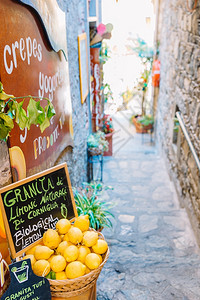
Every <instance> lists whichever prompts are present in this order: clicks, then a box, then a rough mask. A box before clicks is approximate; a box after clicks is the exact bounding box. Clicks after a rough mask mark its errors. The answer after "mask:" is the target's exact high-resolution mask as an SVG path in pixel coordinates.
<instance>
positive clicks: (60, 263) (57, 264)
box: [50, 255, 67, 272]
mask: <svg viewBox="0 0 200 300" xmlns="http://www.w3.org/2000/svg"><path fill="white" fill-rule="evenodd" d="M66 265H67V263H66V260H65V258H64V257H63V256H62V255H56V256H54V257H53V258H52V260H51V263H50V267H51V269H52V270H53V271H54V272H62V271H63V270H64V269H65V267H66Z"/></svg>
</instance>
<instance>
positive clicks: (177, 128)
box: [174, 117, 179, 132]
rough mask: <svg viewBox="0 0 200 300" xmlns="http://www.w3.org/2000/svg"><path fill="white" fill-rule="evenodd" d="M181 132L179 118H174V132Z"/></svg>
mask: <svg viewBox="0 0 200 300" xmlns="http://www.w3.org/2000/svg"><path fill="white" fill-rule="evenodd" d="M178 131H179V120H178V119H177V117H174V132H178Z"/></svg>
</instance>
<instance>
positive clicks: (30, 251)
mask: <svg viewBox="0 0 200 300" xmlns="http://www.w3.org/2000/svg"><path fill="white" fill-rule="evenodd" d="M38 246H41V245H36V246H33V247H32V248H30V249H28V250H27V251H26V255H28V254H33V255H34V253H35V249H36V248H37V247H38Z"/></svg>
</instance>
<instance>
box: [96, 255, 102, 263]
mask: <svg viewBox="0 0 200 300" xmlns="http://www.w3.org/2000/svg"><path fill="white" fill-rule="evenodd" d="M96 254H97V253H96ZM97 255H98V257H99V258H100V264H101V263H102V261H103V258H102V256H101V254H97Z"/></svg>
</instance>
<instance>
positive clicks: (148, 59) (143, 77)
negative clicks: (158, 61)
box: [127, 37, 154, 115]
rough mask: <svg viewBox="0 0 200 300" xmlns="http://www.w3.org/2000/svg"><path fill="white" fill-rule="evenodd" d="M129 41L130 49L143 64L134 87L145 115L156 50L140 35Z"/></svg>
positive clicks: (142, 113) (142, 112)
mask: <svg viewBox="0 0 200 300" xmlns="http://www.w3.org/2000/svg"><path fill="white" fill-rule="evenodd" d="M129 41H130V43H129V45H127V47H128V49H129V50H130V51H132V53H134V54H136V55H137V56H138V58H140V61H141V64H142V66H143V70H142V72H141V74H140V76H139V78H138V80H137V86H136V87H135V88H134V89H135V90H137V91H138V93H137V94H138V95H139V96H140V98H141V115H145V114H146V110H147V104H148V101H147V90H148V84H149V80H150V75H151V70H152V64H153V56H154V51H153V48H152V47H149V46H148V44H147V43H146V42H145V41H144V40H143V39H142V38H140V37H137V38H131V37H130V38H129Z"/></svg>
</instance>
